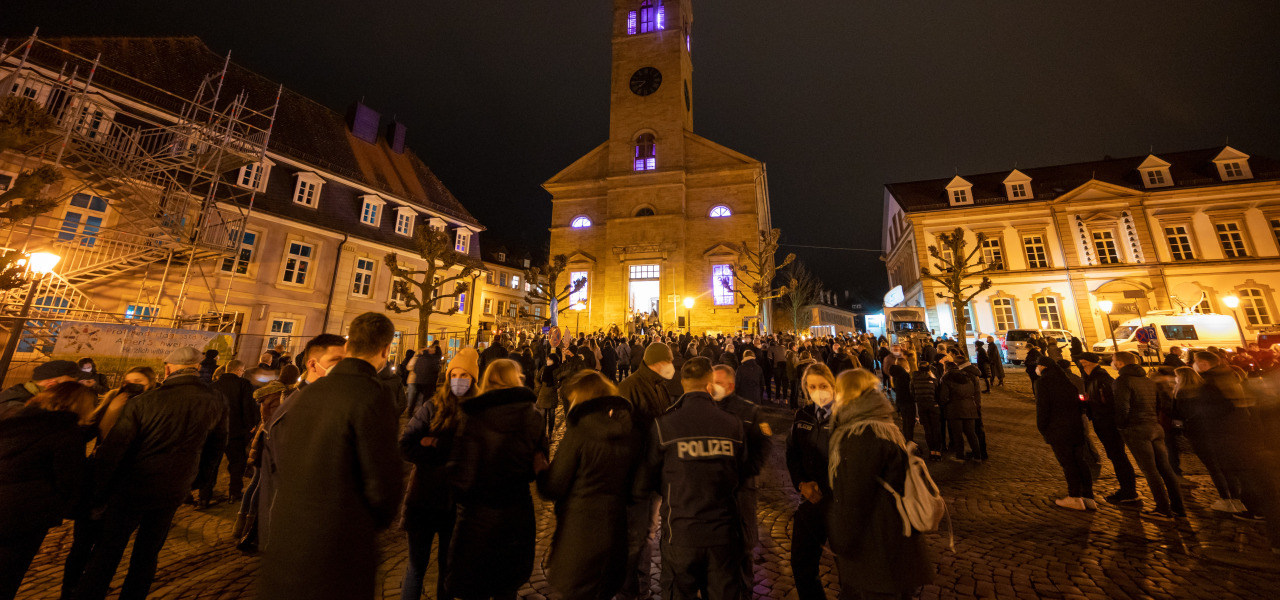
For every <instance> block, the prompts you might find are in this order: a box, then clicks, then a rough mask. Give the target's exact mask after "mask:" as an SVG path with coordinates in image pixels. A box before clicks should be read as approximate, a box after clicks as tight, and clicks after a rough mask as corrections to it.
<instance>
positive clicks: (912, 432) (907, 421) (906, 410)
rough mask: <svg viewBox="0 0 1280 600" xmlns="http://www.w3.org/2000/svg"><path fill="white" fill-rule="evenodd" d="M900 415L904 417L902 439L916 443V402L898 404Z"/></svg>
mask: <svg viewBox="0 0 1280 600" xmlns="http://www.w3.org/2000/svg"><path fill="white" fill-rule="evenodd" d="M898 414H899V415H901V416H902V437H903V438H905V439H906V440H907V441H908V442H912V441H915V437H916V417H917V416H918V411H917V410H916V403H915V402H901V401H899V402H898Z"/></svg>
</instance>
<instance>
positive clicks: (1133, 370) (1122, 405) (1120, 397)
mask: <svg viewBox="0 0 1280 600" xmlns="http://www.w3.org/2000/svg"><path fill="white" fill-rule="evenodd" d="M1111 386H1112V391H1113V392H1114V398H1115V415H1116V427H1119V428H1120V429H1126V428H1129V427H1135V426H1138V425H1155V424H1157V423H1159V421H1158V411H1157V405H1158V403H1159V401H1160V390H1159V386H1157V385H1156V382H1154V381H1152V380H1151V379H1150V378H1149V377H1147V372H1146V370H1144V369H1143V368H1142V367H1141V366H1140V365H1125V366H1124V367H1122V368H1121V369H1120V372H1119V376H1118V377H1116V380H1115V382H1113V383H1112V384H1111Z"/></svg>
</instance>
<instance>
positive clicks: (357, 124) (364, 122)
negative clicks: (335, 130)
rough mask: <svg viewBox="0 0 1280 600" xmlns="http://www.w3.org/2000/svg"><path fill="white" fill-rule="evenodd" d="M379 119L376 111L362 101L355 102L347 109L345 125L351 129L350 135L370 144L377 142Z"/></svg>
mask: <svg viewBox="0 0 1280 600" xmlns="http://www.w3.org/2000/svg"><path fill="white" fill-rule="evenodd" d="M381 119H382V116H381V115H379V114H378V112H377V111H375V110H373V109H372V108H369V107H368V106H365V105H364V103H363V102H356V103H354V104H352V105H351V107H350V108H348V109H347V127H349V128H350V129H351V135H354V136H356V138H358V139H361V140H364V141H366V142H369V143H370V144H376V143H378V122H379V121H380V120H381Z"/></svg>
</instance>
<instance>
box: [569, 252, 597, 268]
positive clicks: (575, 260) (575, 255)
mask: <svg viewBox="0 0 1280 600" xmlns="http://www.w3.org/2000/svg"><path fill="white" fill-rule="evenodd" d="M568 259H569V260H568V261H567V264H569V265H574V264H578V265H580V264H583V263H588V264H593V265H594V264H595V263H596V257H594V256H592V255H590V254H587V253H586V252H583V251H581V250H574V251H573V252H571V253H570V254H569V255H568Z"/></svg>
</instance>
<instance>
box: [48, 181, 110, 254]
mask: <svg viewBox="0 0 1280 600" xmlns="http://www.w3.org/2000/svg"><path fill="white" fill-rule="evenodd" d="M106 219H107V201H106V200H105V199H103V198H99V197H97V196H91V195H89V194H83V193H81V194H76V195H74V196H72V197H71V201H70V202H68V203H67V212H66V213H64V214H63V216H62V227H61V229H60V230H59V231H58V239H59V240H61V241H64V242H73V241H74V242H75V243H77V244H79V245H81V246H84V247H87V248H92V247H93V246H94V245H95V244H96V243H97V242H98V232H99V231H101V230H102V223H103V221H105V220H106Z"/></svg>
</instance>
